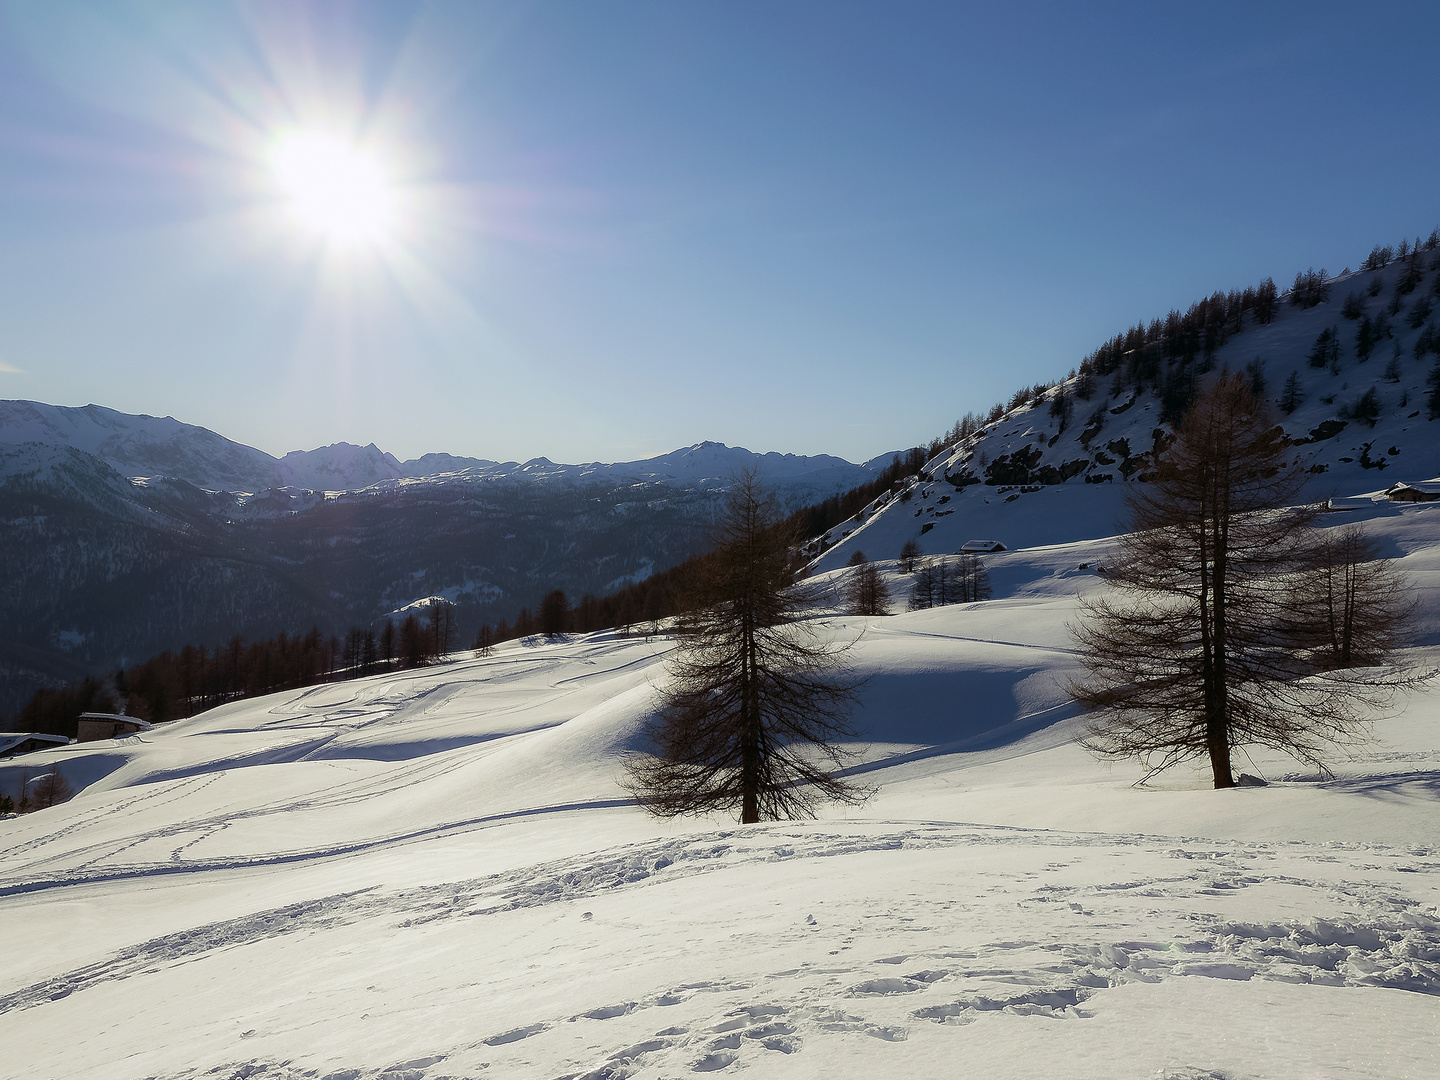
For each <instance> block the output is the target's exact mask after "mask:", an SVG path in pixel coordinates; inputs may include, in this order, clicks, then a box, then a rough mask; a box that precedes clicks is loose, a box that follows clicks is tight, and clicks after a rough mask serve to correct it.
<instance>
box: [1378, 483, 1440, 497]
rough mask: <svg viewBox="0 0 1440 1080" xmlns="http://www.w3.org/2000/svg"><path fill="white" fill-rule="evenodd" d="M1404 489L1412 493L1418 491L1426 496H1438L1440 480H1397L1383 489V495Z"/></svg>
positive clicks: (1439, 493)
mask: <svg viewBox="0 0 1440 1080" xmlns="http://www.w3.org/2000/svg"><path fill="white" fill-rule="evenodd" d="M1406 488H1409V489H1411V490H1412V491H1420V492H1423V493H1424V494H1426V495H1440V480H1397V481H1396V482H1395V483H1393V484H1391V485H1390V486H1389V487H1388V488H1386V489H1385V494H1387V495H1389V494H1390V493H1391V492H1392V491H1403V490H1405V489H1406Z"/></svg>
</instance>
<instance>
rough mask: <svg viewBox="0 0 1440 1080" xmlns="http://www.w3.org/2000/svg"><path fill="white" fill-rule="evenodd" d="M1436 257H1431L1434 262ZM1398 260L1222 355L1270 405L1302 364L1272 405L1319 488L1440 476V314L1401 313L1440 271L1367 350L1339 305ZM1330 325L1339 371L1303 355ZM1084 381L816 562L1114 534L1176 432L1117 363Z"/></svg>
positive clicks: (1372, 487)
mask: <svg viewBox="0 0 1440 1080" xmlns="http://www.w3.org/2000/svg"><path fill="white" fill-rule="evenodd" d="M1434 257H1435V256H1433V255H1432V256H1427V257H1426V265H1428V264H1429V261H1430V260H1431V259H1432V258H1434ZM1403 270H1404V267H1403V266H1402V265H1401V264H1400V263H1394V264H1392V265H1391V266H1389V267H1387V268H1386V269H1385V270H1383V271H1381V272H1380V273H1379V277H1380V280H1381V285H1382V288H1381V290H1380V292H1379V293H1378V295H1376V296H1374V297H1371V296H1369V295H1368V286H1369V285H1370V283H1371V281H1372V280H1373V278H1374V277H1375V275H1374V274H1372V273H1370V272H1365V273H1355V274H1343V275H1340V276H1338V277H1335V278H1332V279H1330V300H1329V301H1328V302H1325V303H1322V304H1320V305H1318V306H1316V307H1313V308H1309V309H1300V308H1297V307H1294V306H1292V305H1291V304H1290V303H1289V302H1288V300H1287V298H1285V297H1282V299H1281V303H1280V306H1279V308H1278V310H1277V313H1276V317H1275V319H1274V321H1273V322H1272V323H1270V324H1269V325H1264V326H1259V325H1253V324H1252V323H1251V322H1250V321H1249V320H1248V319H1247V320H1246V324H1245V327H1244V329H1243V331H1242V332H1241V333H1238V334H1236V335H1235V336H1234V337H1232V338H1230V339H1229V341H1227V342H1226V343H1225V344H1224V345H1223V346H1221V347H1220V348H1219V349H1218V350H1217V352H1216V353H1215V356H1214V360H1213V363H1214V368H1215V370H1216V371H1219V370H1222V369H1224V368H1226V367H1228V368H1229V369H1230V370H1232V371H1241V370H1243V369H1244V368H1245V367H1246V365H1247V364H1250V363H1253V362H1255V361H1257V360H1258V361H1260V362H1262V363H1263V372H1264V378H1265V382H1266V390H1265V397H1266V398H1267V399H1268V400H1269V401H1270V402H1271V403H1272V404H1276V403H1277V402H1278V400H1279V398H1280V396H1281V394H1282V393H1283V391H1284V388H1285V384H1286V381H1287V379H1288V378H1289V377H1290V375H1291V374H1292V373H1293V374H1296V375H1297V377H1298V379H1299V382H1300V385H1301V388H1302V394H1303V400H1302V402H1301V403H1300V405H1299V406H1298V407H1297V408H1296V409H1295V410H1294V412H1293V413H1291V414H1288V415H1287V414H1285V413H1283V412H1281V411H1280V410H1279V409H1278V407H1277V409H1276V416H1277V419H1278V420H1279V421H1280V422H1281V423H1282V424H1283V426H1284V428H1285V431H1286V433H1287V434H1288V435H1289V436H1290V437H1291V438H1292V439H1293V440H1295V441H1296V444H1297V445H1296V447H1295V453H1296V456H1297V459H1298V460H1300V461H1301V462H1302V464H1304V465H1305V466H1306V467H1308V468H1311V469H1313V470H1315V477H1314V479H1313V480H1312V482H1311V484H1310V487H1309V489H1308V493H1309V495H1310V496H1311V497H1313V498H1316V499H1323V498H1326V497H1330V496H1340V497H1347V496H1353V495H1357V494H1362V493H1374V492H1378V491H1381V490H1383V489H1384V488H1386V487H1389V486H1390V485H1391V484H1393V483H1395V482H1397V481H1408V482H1414V481H1418V480H1428V479H1430V478H1432V477H1435V476H1437V475H1440V423H1437V422H1432V421H1428V420H1427V419H1426V415H1427V411H1426V394H1427V393H1428V388H1427V378H1428V376H1429V374H1430V371H1431V368H1432V365H1433V364H1434V363H1435V361H1436V360H1437V356H1436V354H1435V353H1434V352H1429V353H1426V354H1425V355H1423V356H1422V357H1420V358H1417V357H1416V356H1415V344H1416V341H1417V339H1419V338H1420V337H1421V335H1422V334H1424V333H1426V329H1427V326H1429V327H1433V326H1434V324H1435V323H1436V322H1437V321H1440V320H1437V318H1431V319H1430V320H1428V323H1426V324H1422V325H1421V326H1419V327H1413V328H1412V327H1410V326H1409V325H1408V322H1407V319H1406V312H1407V310H1408V309H1410V308H1413V307H1414V306H1415V305H1416V304H1419V303H1421V302H1422V301H1424V302H1427V303H1428V302H1429V300H1434V299H1435V294H1434V293H1433V291H1432V289H1433V286H1434V283H1435V279H1436V278H1437V277H1440V270H1435V269H1432V270H1430V271H1428V272H1427V273H1426V274H1425V277H1424V279H1423V281H1422V282H1421V284H1420V286H1419V287H1418V288H1417V289H1416V290H1415V291H1414V292H1413V293H1411V294H1410V295H1409V296H1408V297H1407V298H1406V303H1405V306H1404V307H1403V308H1402V309H1401V311H1400V312H1399V313H1398V314H1396V315H1393V316H1388V319H1389V323H1390V329H1391V332H1392V334H1393V336H1392V337H1389V338H1385V339H1383V340H1381V341H1380V343H1379V344H1378V345H1377V346H1376V348H1375V351H1374V353H1373V355H1372V356H1371V357H1370V358H1369V360H1368V361H1365V362H1362V361H1360V360H1359V359H1358V357H1357V355H1356V351H1355V348H1354V342H1355V338H1356V335H1357V332H1358V326H1359V321H1358V320H1349V319H1346V318H1344V317H1343V316H1342V314H1341V308H1342V306H1343V304H1344V301H1345V299H1346V297H1348V296H1350V295H1351V294H1355V295H1357V296H1358V297H1359V298H1360V300H1361V301H1362V303H1363V311H1364V314H1365V316H1366V317H1372V318H1373V317H1378V316H1379V315H1381V314H1382V312H1384V311H1386V309H1387V308H1388V306H1389V304H1390V302H1391V299H1392V297H1393V296H1394V293H1395V284H1396V281H1397V280H1398V279H1399V276H1400V274H1401V273H1402V272H1403ZM1427 298H1428V299H1427ZM1331 327H1338V330H1339V335H1340V339H1341V343H1342V346H1341V350H1340V357H1339V365H1338V371H1336V372H1333V373H1332V371H1331V369H1330V368H1329V367H1321V368H1316V367H1312V366H1311V365H1310V363H1309V362H1308V360H1307V358H1306V357H1307V354H1308V353H1310V352H1311V350H1312V348H1313V346H1314V344H1315V340H1316V338H1317V336H1318V335H1319V334H1320V333H1321V332H1322V331H1323V330H1325V329H1327V328H1331ZM1397 348H1398V353H1399V358H1400V359H1399V364H1398V366H1399V372H1398V379H1397V381H1391V380H1390V379H1388V378H1387V377H1386V374H1385V372H1386V369H1387V366H1388V364H1389V361H1390V360H1391V359H1392V358H1393V357H1394V356H1395V355H1396V350H1397ZM1212 377H1213V376H1212ZM1078 385H1079V378H1078V377H1072V378H1070V379H1068V380H1065V381H1062V382H1061V383H1059V384H1057V386H1056V387H1054V388H1052V389H1051V390H1050V391H1049V392H1048V393H1047V394H1046V395H1045V396H1044V399H1043V400H1042V401H1041V402H1040V403H1039V404H1038V405H1037V404H1028V403H1027V404H1025V405H1022V406H1021V407H1019V408H1017V409H1014V410H1012V411H1010V412H1008V413H1006V414H1005V415H1004V416H1003V417H1002V418H1001V419H999V420H998V421H995V422H993V423H988V424H986V425H985V426H984V428H982V429H981V431H980V432H979V433H978V434H977V435H976V436H974V437H972V438H969V439H967V440H965V441H964V442H962V443H960V444H959V445H957V446H954V447H951V448H950V449H948V450H946V451H944V452H943V453H941V454H940V455H939V456H937V457H936V459H935V460H933V461H931V462H929V463H928V464H927V465H926V466H925V468H924V469H923V470H922V471H921V475H920V477H919V478H917V482H916V483H915V484H914V485H913V486H912V490H911V491H910V493H909V494H910V496H911V498H910V501H909V502H902V501H901V500H900V499H899V498H898V496H897V497H896V498H894V499H890V498H888V497H884V498H881V499H879V500H877V501H876V503H874V504H872V506H871V507H869V508H867V511H868V512H862V514H861V515H859V517H858V519H857V520H854V521H851V522H848V523H846V524H844V525H842V526H840V527H838V528H835V529H832V530H831V531H830V533H829V534H828V542H827V538H816V539H817V540H821V541H822V542H821V543H819V544H817V545H816V548H815V550H816V551H817V552H819V551H820V550H821V549H822V548H827V549H828V550H825V551H824V553H823V555H821V557H819V558H817V559H816V561H815V563H814V564H813V565H814V567H815V568H816V569H819V570H825V569H833V568H835V567H838V566H843V565H844V564H845V562H846V561H847V560H848V559H849V557H850V555H851V554H852V553H853V551H854V550H855V549H856V548H859V549H860V550H862V551H864V552H865V553H866V555H867V556H869V557H870V558H872V559H876V558H894V557H895V556H896V555H897V554H898V553H899V550H900V547H901V545H903V544H904V543H905V541H906V540H911V539H913V540H917V541H918V542H919V543H920V545H921V546H922V547H923V548H924V549H925V550H926V551H927V552H930V553H939V552H955V551H958V550H959V549H960V546H961V545H962V544H964V543H965V542H966V541H968V540H972V539H981V538H984V539H990V538H993V539H996V540H999V541H1001V542H1002V543H1004V544H1006V545H1007V546H1009V547H1016V546H1022V545H1027V546H1028V545H1033V544H1043V543H1055V542H1059V541H1061V540H1064V539H1075V538H1080V537H1085V538H1093V537H1099V536H1106V535H1112V534H1113V533H1115V532H1116V531H1118V530H1119V529H1120V528H1121V527H1123V521H1122V507H1121V498H1120V497H1121V495H1122V494H1123V492H1122V489H1123V487H1124V485H1125V484H1126V483H1131V482H1137V481H1140V480H1142V478H1143V477H1144V476H1145V474H1146V472H1147V471H1148V470H1149V469H1150V468H1152V467H1153V465H1154V463H1155V454H1156V448H1157V439H1163V438H1165V437H1167V436H1168V434H1169V432H1170V427H1169V425H1166V424H1162V422H1161V420H1160V414H1161V411H1162V405H1161V401H1160V399H1159V396H1158V395H1157V394H1156V392H1155V391H1154V390H1153V389H1152V388H1149V387H1147V388H1146V389H1145V390H1144V391H1141V392H1139V393H1137V392H1136V391H1135V390H1134V388H1133V386H1131V385H1129V384H1127V383H1125V382H1124V380H1123V379H1122V377H1121V375H1120V374H1119V373H1116V374H1113V375H1109V376H1104V377H1098V378H1096V379H1095V386H1094V392H1093V394H1092V396H1091V397H1090V398H1089V399H1088V400H1082V399H1080V398H1078V397H1076V388H1077V386H1078ZM1372 387H1373V388H1374V389H1375V392H1376V395H1377V397H1378V398H1379V403H1380V413H1379V415H1378V416H1377V417H1376V418H1374V421H1373V423H1372V422H1370V421H1368V420H1357V419H1347V418H1346V417H1345V416H1344V415H1343V413H1344V412H1345V411H1346V410H1347V409H1348V408H1350V407H1352V406H1353V405H1354V404H1355V402H1356V401H1357V400H1358V399H1359V398H1360V397H1361V395H1363V394H1364V393H1365V392H1366V391H1367V390H1369V389H1370V388H1372ZM1061 393H1064V394H1066V395H1068V396H1069V398H1070V400H1071V404H1072V408H1073V412H1072V414H1071V417H1070V419H1069V422H1068V424H1062V421H1061V419H1060V418H1059V417H1057V416H1054V415H1052V414H1051V409H1050V406H1051V404H1052V403H1053V402H1054V400H1055V398H1056V396H1057V395H1058V394H1061ZM1062 477H1064V479H1063V480H1062V479H1061V478H1062ZM947 478H948V479H947ZM830 545H833V546H830Z"/></svg>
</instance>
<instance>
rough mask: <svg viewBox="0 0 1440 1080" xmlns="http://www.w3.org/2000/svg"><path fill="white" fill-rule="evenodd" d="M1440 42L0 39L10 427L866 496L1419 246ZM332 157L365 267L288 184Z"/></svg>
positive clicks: (1181, 35)
mask: <svg viewBox="0 0 1440 1080" xmlns="http://www.w3.org/2000/svg"><path fill="white" fill-rule="evenodd" d="M1437 42H1440V6H1437V5H1434V4H1426V3H1414V4H1374V5H1369V6H1365V7H1360V6H1356V5H1354V4H1349V3H1347V4H1343V5H1342V4H1326V3H1305V4H1299V3H1296V4H1252V3H1244V4H1230V3H1212V4H1205V5H1197V4H1184V5H1181V4H1163V3H1161V4H1157V3H1153V2H1150V3H1141V4H1133V5H1118V4H1109V5H1107V4H1097V5H1090V4H1072V3H1056V4H1003V5H1002V4H973V5H971V4H963V3H959V2H955V0H951V2H939V3H926V2H905V0H901V2H895V3H881V2H878V0H877V2H872V3H863V4H861V3H847V2H842V0H817V2H804V3H802V2H788V3H787V2H785V0H753V2H752V0H712V2H701V0H690V2H675V0H658V2H640V0H617V2H601V0H565V2H561V0H536V2H531V3H492V4H486V3H481V2H473V3H472V2H466V3H460V4H453V5H450V4H404V3H400V2H387V3H375V4H363V3H361V4H343V3H314V4H304V3H300V2H296V0H284V2H280V3H268V4H244V5H231V4H221V3H214V4H204V3H186V4H178V3H177V4H162V3H145V4H133V5H132V4H124V3H120V2H118V0H105V2H103V3H94V4H86V3H79V2H71V3H61V2H55V0H43V2H36V3H12V4H6V5H3V6H0V397H7V398H34V399H38V400H42V401H48V402H52V403H55V404H64V405H77V404H85V403H87V402H92V401H93V402H97V403H100V404H104V405H109V406H111V407H114V408H117V409H121V410H124V411H127V412H148V413H153V414H156V415H165V414H170V415H174V416H176V417H177V418H179V419H181V420H185V421H187V422H190V423H197V424H203V425H205V426H207V427H210V428H213V429H215V430H218V431H220V432H222V433H224V434H226V435H228V436H230V437H232V438H235V439H239V440H241V441H243V442H247V443H250V444H252V445H255V446H258V447H261V448H262V449H265V450H267V451H270V452H272V453H277V454H278V453H283V452H284V451H287V450H291V449H297V448H310V447H314V446H318V445H323V444H326V443H330V442H334V441H339V440H346V441H350V442H357V443H367V442H372V441H373V442H375V443H377V444H378V445H380V446H381V447H383V448H385V449H388V450H390V451H391V452H393V453H395V454H397V455H398V456H400V457H402V458H403V457H412V456H416V455H418V454H421V453H424V452H427V451H446V452H450V453H456V454H469V455H476V456H482V457H490V458H497V459H502V460H503V459H510V458H515V459H522V460H523V459H525V458H528V457H532V456H536V455H545V456H548V457H550V458H552V459H554V460H558V461H586V460H595V459H599V460H623V459H630V458H637V457H643V456H647V455H649V454H654V453H659V452H663V451H665V450H669V449H673V448H675V447H677V446H683V445H687V444H689V443H692V442H697V441H700V440H703V439H716V440H720V441H723V442H727V443H730V444H732V445H743V446H748V447H749V448H751V449H753V450H772V449H773V450H781V451H789V452H795V453H835V454H840V455H842V456H845V457H848V458H850V459H852V460H859V459H863V458H866V457H869V456H872V455H874V454H878V453H882V452H885V451H888V450H891V449H894V448H897V447H903V446H907V445H910V444H912V443H914V442H916V441H919V440H921V439H924V438H927V437H929V436H931V435H933V434H935V433H937V432H939V431H941V430H943V429H945V428H946V427H948V426H949V425H950V423H951V422H952V421H953V420H955V419H956V418H957V417H958V416H959V415H961V414H963V413H964V412H966V411H967V410H970V409H975V410H984V409H985V408H987V407H988V406H989V405H990V404H991V403H992V402H993V401H995V400H997V399H1001V398H1008V396H1009V395H1010V393H1011V392H1012V391H1013V390H1014V389H1015V388H1016V387H1017V386H1019V385H1021V384H1025V383H1030V382H1035V381H1039V380H1042V379H1045V380H1048V379H1053V378H1056V377H1058V376H1061V375H1063V374H1064V373H1065V372H1066V371H1068V370H1069V369H1070V368H1071V367H1072V366H1074V364H1076V363H1077V362H1078V361H1079V360H1080V358H1081V357H1082V356H1083V355H1084V354H1085V353H1086V352H1088V351H1089V350H1090V349H1092V348H1093V347H1094V346H1095V345H1096V344H1098V343H1099V342H1100V341H1101V340H1102V339H1104V338H1105V337H1108V336H1109V335H1110V334H1112V333H1114V332H1115V331H1117V330H1121V329H1124V328H1125V327H1126V326H1128V325H1129V324H1131V323H1133V322H1134V321H1136V320H1137V319H1146V320H1148V319H1150V318H1153V317H1155V316H1157V315H1163V314H1164V313H1165V312H1166V311H1167V310H1168V309H1169V308H1171V307H1182V308H1183V307H1184V306H1185V305H1187V304H1189V303H1190V302H1191V301H1192V300H1194V299H1196V298H1198V297H1199V296H1201V295H1202V294H1208V293H1209V292H1211V291H1213V290H1214V289H1217V288H1220V289H1228V288H1232V287H1242V286H1244V285H1247V284H1251V283H1253V282H1255V281H1258V280H1259V279H1261V278H1263V277H1264V276H1266V275H1267V274H1268V275H1273V276H1274V277H1275V279H1276V280H1277V281H1278V282H1280V284H1281V286H1282V288H1283V286H1284V285H1285V284H1286V283H1287V282H1288V280H1289V279H1290V278H1291V277H1293V275H1294V273H1295V271H1296V270H1298V269H1303V268H1306V267H1309V266H1312V265H1313V266H1315V267H1320V266H1324V267H1326V268H1328V269H1329V270H1331V271H1332V272H1334V271H1338V270H1340V269H1341V268H1342V267H1344V266H1345V265H1350V266H1354V265H1355V264H1356V263H1358V262H1359V260H1360V259H1362V258H1363V257H1364V255H1365V253H1366V252H1367V251H1368V250H1369V248H1370V246H1371V245H1372V244H1373V243H1375V242H1377V241H1385V242H1391V243H1393V242H1395V241H1397V240H1399V239H1400V238H1401V237H1402V236H1410V237H1413V236H1414V235H1415V234H1417V233H1420V234H1428V233H1429V231H1430V230H1431V229H1432V228H1433V227H1435V226H1436V225H1437V224H1440V138H1437V134H1440V123H1437V119H1440V118H1437V111H1440V108H1437V102H1440V80H1437V75H1436V70H1437V69H1436V63H1435V56H1436V48H1437ZM316 132H322V133H328V135H326V137H331V138H332V141H333V139H339V140H341V142H343V144H344V145H345V146H346V147H348V148H349V149H347V150H345V151H344V153H353V154H358V155H360V156H358V157H353V158H349V157H342V158H341V159H340V160H341V161H342V163H343V162H351V161H360V162H364V163H368V164H366V165H365V167H366V168H374V169H378V170H379V172H378V173H377V174H376V175H379V176H382V177H383V184H384V188H385V192H386V195H385V197H386V199H388V200H389V201H388V202H386V203H385V204H384V205H385V206H386V207H388V208H389V209H388V210H386V214H388V216H387V217H385V219H384V220H385V222H386V224H385V226H384V228H383V229H380V228H379V226H376V228H375V230H371V231H372V232H375V234H376V235H375V236H374V237H370V238H369V239H364V240H360V241H355V240H354V237H353V236H351V235H349V234H343V235H342V233H340V232H327V231H325V230H326V229H327V228H329V226H328V225H323V224H319V223H317V221H316V220H310V219H308V218H305V217H303V216H301V215H302V214H303V213H309V214H310V215H311V218H314V217H316V215H319V216H320V217H324V215H325V214H326V213H327V212H328V211H327V209H326V208H327V207H330V206H331V205H332V204H333V205H339V206H342V207H343V206H349V205H350V204H349V203H346V202H342V201H338V200H343V199H345V198H349V196H348V195H347V194H346V193H345V191H343V190H338V189H337V190H336V191H335V193H334V197H333V198H332V197H331V195H332V192H331V190H330V189H329V188H327V187H325V186H324V184H323V183H322V185H321V187H320V188H319V190H318V193H317V191H316V190H312V189H307V191H306V193H305V194H306V196H307V197H308V198H309V199H310V200H311V202H310V203H305V204H303V205H304V206H309V207H310V209H309V210H308V211H306V210H303V209H297V207H301V206H302V204H301V203H297V202H296V201H295V200H296V199H297V198H298V196H296V195H295V191H294V190H292V189H291V188H285V187H281V186H277V185H279V184H280V181H279V180H277V176H279V175H281V174H280V173H279V172H277V171H276V170H277V169H278V168H279V166H277V165H276V164H275V162H277V161H280V160H281V159H280V158H279V157H277V156H276V155H277V153H278V151H276V149H275V148H276V147H277V146H278V145H282V144H283V140H284V139H286V138H292V139H293V138H302V139H303V138H304V137H308V136H310V135H313V134H314V133H316ZM297 133H298V134H297ZM327 160H328V159H327ZM377 163H378V164H377ZM340 171H341V172H342V173H344V172H347V171H350V172H353V171H354V170H347V169H346V168H344V167H342V168H341V170H340ZM285 175H289V174H285ZM327 175H328V174H327ZM367 175H368V174H367ZM349 182H350V181H349V180H347V179H346V178H345V177H343V176H342V177H341V178H340V179H339V180H338V181H334V183H338V184H339V185H340V187H341V188H343V187H344V185H345V184H346V183H349ZM376 183H377V184H379V183H381V181H376ZM297 190H298V189H297ZM347 190H348V189H347ZM316 206H318V207H319V208H318V209H316ZM358 213H360V214H361V215H362V216H363V215H364V213H366V211H365V210H364V209H363V207H362V209H361V210H360V211H358ZM369 224H370V223H368V222H365V221H362V225H365V226H366V228H369ZM377 230H378V231H377ZM359 231H360V232H362V233H366V229H365V228H362V229H360V230H359ZM366 236H367V237H368V236H370V234H369V233H366ZM347 240H348V241H350V242H349V243H346V242H343V241H347Z"/></svg>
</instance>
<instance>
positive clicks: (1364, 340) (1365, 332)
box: [1355, 315, 1376, 364]
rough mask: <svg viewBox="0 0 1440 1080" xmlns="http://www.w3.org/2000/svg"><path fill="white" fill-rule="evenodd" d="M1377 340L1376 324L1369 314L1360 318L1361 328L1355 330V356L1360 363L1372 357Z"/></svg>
mask: <svg viewBox="0 0 1440 1080" xmlns="http://www.w3.org/2000/svg"><path fill="white" fill-rule="evenodd" d="M1375 340H1376V334H1375V324H1374V323H1372V322H1371V321H1370V316H1368V315H1367V316H1365V317H1364V318H1363V319H1361V320H1360V329H1359V330H1357V331H1356V332H1355V358H1356V359H1357V360H1359V361H1360V363H1362V364H1363V363H1365V361H1367V360H1369V359H1370V354H1371V353H1373V352H1374V351H1375Z"/></svg>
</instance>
